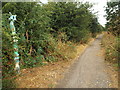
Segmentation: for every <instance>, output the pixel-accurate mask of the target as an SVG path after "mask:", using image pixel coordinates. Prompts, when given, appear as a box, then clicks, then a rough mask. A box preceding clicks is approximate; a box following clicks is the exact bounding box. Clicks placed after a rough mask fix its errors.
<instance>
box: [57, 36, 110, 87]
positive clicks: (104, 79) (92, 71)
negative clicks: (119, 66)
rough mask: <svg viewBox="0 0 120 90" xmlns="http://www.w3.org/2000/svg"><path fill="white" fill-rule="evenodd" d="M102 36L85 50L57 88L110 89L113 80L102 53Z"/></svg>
mask: <svg viewBox="0 0 120 90" xmlns="http://www.w3.org/2000/svg"><path fill="white" fill-rule="evenodd" d="M101 38H102V35H100V36H99V37H97V39H96V40H95V41H94V42H93V43H92V44H91V45H90V46H89V47H88V48H87V49H86V50H85V52H84V54H83V55H82V56H81V57H80V58H79V59H78V60H77V61H76V62H75V63H74V64H73V65H72V67H71V68H70V69H69V72H67V73H66V75H65V77H64V79H62V80H60V81H59V84H58V85H57V86H56V88H109V87H110V86H111V80H110V78H109V76H108V74H107V72H106V69H107V68H106V65H105V62H104V57H103V55H102V53H101V47H100V42H101Z"/></svg>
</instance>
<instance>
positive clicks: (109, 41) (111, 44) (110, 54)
mask: <svg viewBox="0 0 120 90" xmlns="http://www.w3.org/2000/svg"><path fill="white" fill-rule="evenodd" d="M101 43H102V46H103V47H104V48H105V59H106V60H107V61H109V62H111V63H117V61H118V60H117V59H118V58H117V57H118V52H117V40H116V37H115V36H114V35H113V34H111V33H105V34H104V36H103V39H102V42H101Z"/></svg>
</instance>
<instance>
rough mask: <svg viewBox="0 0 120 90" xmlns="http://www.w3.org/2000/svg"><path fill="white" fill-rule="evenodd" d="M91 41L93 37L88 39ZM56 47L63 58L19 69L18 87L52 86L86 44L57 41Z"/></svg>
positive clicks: (61, 76)
mask: <svg viewBox="0 0 120 90" xmlns="http://www.w3.org/2000/svg"><path fill="white" fill-rule="evenodd" d="M89 41H90V42H89V43H91V42H92V41H93V39H90V40H89ZM57 43H58V44H57V48H58V49H59V52H60V53H62V55H63V56H66V59H65V60H59V61H58V62H53V63H49V64H48V65H45V66H43V67H35V68H28V69H23V70H21V75H20V76H19V77H18V78H17V79H16V82H17V83H18V88H53V87H55V85H56V84H57V81H59V80H60V79H62V78H63V77H64V76H63V75H64V74H63V73H64V72H66V71H67V70H68V68H69V67H70V66H71V65H72V64H73V63H74V62H75V60H76V59H77V58H78V57H79V56H80V54H81V53H82V52H83V51H84V50H85V48H86V47H87V46H88V44H84V45H81V44H74V43H72V42H67V43H63V42H61V41H58V42H57Z"/></svg>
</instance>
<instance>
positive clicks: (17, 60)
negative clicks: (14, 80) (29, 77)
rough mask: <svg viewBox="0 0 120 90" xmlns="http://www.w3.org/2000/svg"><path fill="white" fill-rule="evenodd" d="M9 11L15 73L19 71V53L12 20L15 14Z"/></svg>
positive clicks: (14, 18)
mask: <svg viewBox="0 0 120 90" xmlns="http://www.w3.org/2000/svg"><path fill="white" fill-rule="evenodd" d="M9 13H10V18H9V20H10V29H11V30H12V37H13V48H14V61H15V68H14V70H15V71H17V73H20V66H19V53H18V45H17V43H18V36H17V34H16V30H15V26H14V21H16V16H17V15H12V14H11V12H9Z"/></svg>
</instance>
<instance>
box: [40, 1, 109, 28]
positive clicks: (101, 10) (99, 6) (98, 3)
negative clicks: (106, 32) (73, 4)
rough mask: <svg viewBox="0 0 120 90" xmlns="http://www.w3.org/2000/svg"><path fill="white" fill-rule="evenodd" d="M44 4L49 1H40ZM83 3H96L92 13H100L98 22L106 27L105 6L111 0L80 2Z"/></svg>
mask: <svg viewBox="0 0 120 90" xmlns="http://www.w3.org/2000/svg"><path fill="white" fill-rule="evenodd" d="M40 1H41V2H43V3H47V0H40ZM79 1H82V2H86V1H87V2H90V3H94V4H95V5H94V6H93V8H92V12H93V13H94V12H98V13H97V16H98V21H99V23H100V24H101V25H103V26H104V25H105V24H106V19H105V17H104V15H106V13H105V11H104V10H105V6H106V4H107V1H109V0H79Z"/></svg>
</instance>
